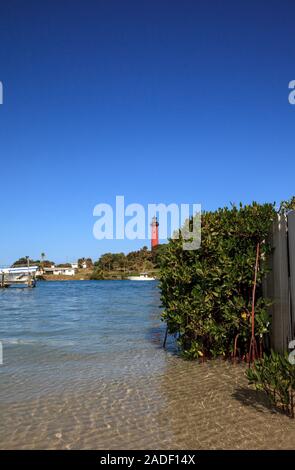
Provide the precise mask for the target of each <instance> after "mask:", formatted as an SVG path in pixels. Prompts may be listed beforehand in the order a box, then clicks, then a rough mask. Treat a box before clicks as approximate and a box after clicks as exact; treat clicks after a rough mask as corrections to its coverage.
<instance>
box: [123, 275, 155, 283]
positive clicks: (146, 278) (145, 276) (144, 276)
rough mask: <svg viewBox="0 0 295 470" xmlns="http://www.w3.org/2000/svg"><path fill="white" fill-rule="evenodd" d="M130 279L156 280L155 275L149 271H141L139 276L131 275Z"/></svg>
mask: <svg viewBox="0 0 295 470" xmlns="http://www.w3.org/2000/svg"><path fill="white" fill-rule="evenodd" d="M127 279H128V280H129V281H155V280H156V278H155V277H150V276H149V275H148V274H147V273H140V275H139V276H129V277H128V278H127Z"/></svg>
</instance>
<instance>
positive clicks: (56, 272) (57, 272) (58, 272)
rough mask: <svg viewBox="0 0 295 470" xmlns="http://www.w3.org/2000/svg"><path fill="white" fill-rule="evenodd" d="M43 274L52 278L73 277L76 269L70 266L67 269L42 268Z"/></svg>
mask: <svg viewBox="0 0 295 470" xmlns="http://www.w3.org/2000/svg"><path fill="white" fill-rule="evenodd" d="M44 273H45V274H52V275H53V276H75V274H76V269H75V268H73V267H72V266H71V267H70V266H68V267H56V266H51V268H44Z"/></svg>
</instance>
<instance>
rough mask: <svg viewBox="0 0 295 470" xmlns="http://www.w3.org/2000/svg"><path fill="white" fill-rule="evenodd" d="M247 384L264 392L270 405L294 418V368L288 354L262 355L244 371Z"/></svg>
mask: <svg viewBox="0 0 295 470" xmlns="http://www.w3.org/2000/svg"><path fill="white" fill-rule="evenodd" d="M246 375H247V378H248V380H249V384H252V385H254V386H255V388H256V390H262V391H264V392H265V393H266V394H267V396H268V397H269V399H270V401H271V403H272V404H273V405H274V406H277V407H279V408H281V409H283V410H284V411H285V412H286V413H287V414H288V415H289V416H291V417H292V418H294V393H295V366H294V365H292V364H291V363H290V362H289V359H288V354H286V355H284V356H282V355H280V354H277V353H275V352H273V351H272V352H271V354H270V355H266V354H264V356H263V358H262V359H259V360H257V361H255V362H254V364H253V367H252V368H249V369H248V370H247V371H246Z"/></svg>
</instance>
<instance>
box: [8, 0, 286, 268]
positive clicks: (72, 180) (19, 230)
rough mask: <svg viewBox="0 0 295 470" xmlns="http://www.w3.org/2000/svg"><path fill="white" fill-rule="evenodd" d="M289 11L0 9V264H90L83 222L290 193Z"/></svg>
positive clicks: (191, 5) (27, 5)
mask: <svg viewBox="0 0 295 470" xmlns="http://www.w3.org/2000/svg"><path fill="white" fill-rule="evenodd" d="M294 14H295V4H294V2H293V1H292V0H290V1H286V0H285V1H284V0H276V1H273V0H268V1H266V0H265V1H261V0H255V1H254V0H252V1H251V0H247V1H243V0H240V1H238V2H237V1H234V0H233V1H229V0H223V1H217V0H198V1H196V0H181V1H180V0H179V1H173V0H172V1H169V2H168V1H167V0H140V1H130V0H124V1H115V0H104V1H102V0H96V1H95V0H93V1H91V0H83V1H82V0H81V1H79V0H78V1H71V0H59V1H58V2H52V1H45V0H43V1H42V2H40V1H30V0H27V1H21V0H9V1H8V0H6V1H3V2H2V3H1V15H0V80H1V81H2V83H3V88H4V104H3V105H1V106H0V158H1V167H0V175H1V193H2V196H1V199H0V213H1V230H0V264H8V263H11V262H12V261H14V260H15V259H16V258H18V257H20V256H23V255H26V254H28V255H30V256H31V257H33V258H39V257H40V253H41V252H42V251H45V253H46V254H47V256H48V258H50V259H53V260H56V261H64V260H74V259H76V258H77V257H80V256H91V257H93V258H94V259H97V258H98V257H99V255H100V254H101V253H103V252H106V251H130V250H132V249H137V248H139V247H140V246H142V245H143V242H142V241H135V242H131V241H97V240H95V239H94V237H93V235H92V228H93V224H94V222H95V219H94V217H93V215H92V212H93V208H94V206H95V205H96V204H98V203H101V202H106V203H111V204H113V203H114V201H115V196H116V195H124V196H125V200H126V203H131V202H137V203H141V204H143V205H146V204H148V203H158V202H163V203H167V204H168V203H171V202H175V203H201V204H202V206H203V209H214V208H217V207H219V206H223V205H226V204H229V203H230V202H240V201H242V202H244V203H246V202H251V201H252V200H257V201H260V202H265V201H277V202H278V201H280V200H282V199H286V198H289V197H290V196H292V195H293V194H294V193H295V188H294V174H295V159H294V152H295V142H294V126H295V106H291V105H290V104H289V102H288V94H289V90H288V83H289V82H290V81H291V80H293V79H295V41H294Z"/></svg>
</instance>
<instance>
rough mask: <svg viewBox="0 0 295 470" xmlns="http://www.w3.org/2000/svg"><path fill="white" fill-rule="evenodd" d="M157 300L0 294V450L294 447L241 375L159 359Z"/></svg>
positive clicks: (153, 288) (148, 291) (292, 434)
mask: <svg viewBox="0 0 295 470" xmlns="http://www.w3.org/2000/svg"><path fill="white" fill-rule="evenodd" d="M159 297H160V296H159V291H158V287H157V283H156V282H142V283H136V282H129V281H91V282H87V281H81V282H79V281H67V282H43V283H39V284H38V287H37V288H36V289H5V290H0V340H1V341H2V343H3V352H4V364H3V365H2V366H0V412H1V424H0V448H2V449H5V448H21V449H29V448H67V449H71V448H96V449H103V448H106V449H119V448H126V449H127V448H139V449H149V448H158V449H164V448H167V449H168V448H170V449H171V448H172V449H173V448H174V449H179V448H196V449H201V448H294V447H295V427H294V422H291V420H290V419H289V418H286V417H285V416H282V415H280V414H277V413H272V412H271V411H270V410H269V409H268V408H267V407H266V405H265V403H264V402H263V400H258V401H257V400H256V397H254V396H253V394H251V393H250V392H249V391H248V389H247V384H246V381H245V379H244V371H243V367H240V366H237V367H233V366H231V365H229V364H227V363H224V362H211V363H207V364H203V365H200V364H196V363H194V362H186V361H183V360H182V359H180V358H179V357H178V356H177V355H176V354H175V348H174V346H173V341H171V340H170V342H169V344H170V346H169V347H168V351H164V350H163V349H162V347H161V345H162V341H163V336H164V325H163V324H162V323H161V321H160V313H161V312H160V309H159V304H160V298H159ZM249 393H250V394H249ZM253 420H255V426H254V429H252V427H253V425H251V421H253Z"/></svg>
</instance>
